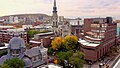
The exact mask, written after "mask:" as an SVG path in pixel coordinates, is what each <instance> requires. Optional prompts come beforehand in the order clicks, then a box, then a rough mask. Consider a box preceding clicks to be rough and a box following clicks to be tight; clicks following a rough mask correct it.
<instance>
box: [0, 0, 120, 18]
mask: <svg viewBox="0 0 120 68" xmlns="http://www.w3.org/2000/svg"><path fill="white" fill-rule="evenodd" d="M52 7H53V0H1V1H0V16H4V15H13V14H29V13H43V14H47V15H52ZM57 8H58V15H59V16H65V17H70V18H72V17H73V18H74V17H106V16H112V17H113V18H115V19H120V0H57Z"/></svg>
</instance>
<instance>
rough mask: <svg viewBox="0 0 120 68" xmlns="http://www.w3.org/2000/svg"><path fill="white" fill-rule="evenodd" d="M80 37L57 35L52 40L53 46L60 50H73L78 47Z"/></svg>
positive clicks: (54, 48)
mask: <svg viewBox="0 0 120 68" xmlns="http://www.w3.org/2000/svg"><path fill="white" fill-rule="evenodd" d="M77 42H78V39H77V37H76V36H66V37H65V38H61V37H56V38H55V39H53V40H52V43H51V45H52V48H53V50H58V51H66V50H72V49H74V50H75V49H76V48H77V47H78V45H77Z"/></svg>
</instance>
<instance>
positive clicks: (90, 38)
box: [85, 36, 101, 40]
mask: <svg viewBox="0 0 120 68" xmlns="http://www.w3.org/2000/svg"><path fill="white" fill-rule="evenodd" d="M85 37H86V38H89V39H93V40H101V39H98V38H92V37H89V36H85Z"/></svg>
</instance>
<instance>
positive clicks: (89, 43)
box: [78, 39, 100, 47]
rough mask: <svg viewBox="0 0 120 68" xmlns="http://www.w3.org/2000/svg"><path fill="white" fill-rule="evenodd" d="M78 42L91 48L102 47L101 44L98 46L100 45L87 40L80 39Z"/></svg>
mask: <svg viewBox="0 0 120 68" xmlns="http://www.w3.org/2000/svg"><path fill="white" fill-rule="evenodd" d="M78 42H79V43H81V44H82V45H85V46H91V47H97V46H99V45H100V44H98V43H91V42H88V41H86V40H81V39H79V41H78Z"/></svg>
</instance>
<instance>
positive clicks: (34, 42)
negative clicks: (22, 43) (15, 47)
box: [30, 40, 41, 44]
mask: <svg viewBox="0 0 120 68" xmlns="http://www.w3.org/2000/svg"><path fill="white" fill-rule="evenodd" d="M30 42H31V43H37V44H39V43H41V42H38V41H33V40H30Z"/></svg>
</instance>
